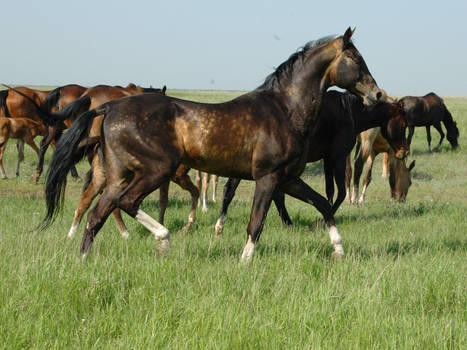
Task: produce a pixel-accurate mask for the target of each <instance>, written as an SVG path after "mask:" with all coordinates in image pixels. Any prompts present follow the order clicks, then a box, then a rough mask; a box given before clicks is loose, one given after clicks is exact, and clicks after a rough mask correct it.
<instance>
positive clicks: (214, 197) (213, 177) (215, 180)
mask: <svg viewBox="0 0 467 350" xmlns="http://www.w3.org/2000/svg"><path fill="white" fill-rule="evenodd" d="M218 182H219V176H218V175H215V174H212V175H211V183H212V201H213V203H216V202H217V184H218Z"/></svg>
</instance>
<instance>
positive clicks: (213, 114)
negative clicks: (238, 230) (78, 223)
mask: <svg viewBox="0 0 467 350" xmlns="http://www.w3.org/2000/svg"><path fill="white" fill-rule="evenodd" d="M352 34H353V31H352V30H351V29H350V28H349V29H348V30H347V31H346V32H345V34H344V35H343V36H341V37H338V38H326V39H323V40H319V41H317V42H315V43H310V44H307V45H305V47H304V48H303V49H302V50H300V51H299V52H296V53H295V54H293V55H292V56H291V57H290V58H289V59H288V60H287V61H286V62H284V63H282V64H281V65H280V66H279V67H278V68H277V69H276V71H275V72H273V73H272V74H271V75H270V76H268V77H267V78H266V80H265V82H264V83H263V84H262V85H261V86H260V87H258V88H257V89H255V90H253V91H251V92H250V93H247V94H244V95H242V96H239V97H237V98H235V99H234V100H232V101H229V102H225V103H219V104H205V103H195V102H191V101H186V100H181V99H177V98H173V97H167V96H163V95H158V94H141V95H135V96H130V97H127V98H123V99H119V100H116V101H113V102H109V103H106V104H104V105H102V106H100V107H98V108H96V109H94V110H91V111H89V112H86V113H84V114H82V115H81V116H80V117H79V118H78V119H77V120H76V121H75V123H74V124H73V125H72V127H71V128H70V130H69V131H68V132H67V133H66V134H65V135H64V137H63V138H62V139H61V140H60V142H59V143H58V145H57V148H56V150H55V152H54V156H53V160H52V165H53V166H52V165H51V167H50V168H51V169H52V171H51V172H50V173H49V174H48V177H47V185H46V201H47V207H48V210H47V216H46V218H45V222H44V223H45V224H47V223H48V222H50V220H51V219H53V217H54V213H55V211H56V209H57V207H58V208H59V205H60V202H61V198H62V195H63V192H64V191H63V186H64V185H65V179H66V174H67V170H68V169H69V164H68V163H69V161H67V158H70V157H71V155H73V154H75V149H76V148H77V147H78V145H79V144H80V142H81V140H82V138H84V137H87V131H88V128H89V126H90V125H91V124H92V122H93V120H94V118H96V117H98V116H102V118H103V122H102V129H101V145H102V147H103V155H104V168H105V173H106V177H107V182H106V185H105V188H104V190H103V192H102V195H101V197H100V198H99V201H98V202H97V204H96V206H95V207H94V208H93V209H92V210H91V211H90V213H89V214H88V219H87V223H86V228H85V232H84V235H83V240H82V243H81V248H80V251H81V253H82V255H83V257H86V256H87V254H88V253H89V250H90V248H91V245H92V242H93V241H94V238H95V236H96V234H97V233H98V231H99V230H100V228H101V227H102V225H103V224H104V222H105V220H106V219H107V217H108V215H110V213H111V212H112V211H113V210H114V209H115V208H120V209H123V210H124V211H125V212H127V213H128V214H129V215H130V216H132V217H133V218H135V219H136V220H137V221H138V222H140V223H141V224H142V225H143V226H145V227H146V228H147V229H149V230H150V231H151V232H152V233H153V234H154V236H155V238H156V239H157V240H160V245H159V250H160V251H165V250H166V249H168V247H169V242H170V240H169V231H168V229H167V228H166V227H164V226H163V225H161V224H160V223H158V222H157V221H156V220H154V219H153V218H151V217H150V216H149V215H147V214H146V213H144V212H143V211H142V210H141V209H140V208H139V207H140V204H141V202H142V201H143V199H144V198H145V197H146V196H147V195H148V194H150V193H151V192H153V191H154V190H155V189H157V188H158V187H159V186H161V185H162V184H163V183H165V182H166V181H168V180H169V179H170V177H171V176H172V175H173V174H174V173H175V171H176V170H177V168H178V166H179V165H180V164H185V165H187V166H190V167H192V168H194V169H198V170H202V171H205V172H209V173H214V174H218V175H220V176H226V177H236V178H243V179H248V180H255V182H256V188H255V194H254V199H253V209H252V213H251V217H250V223H249V225H248V228H247V242H246V245H245V248H244V249H243V253H242V260H244V261H248V260H250V259H251V258H252V256H253V253H254V250H255V245H256V244H257V242H258V240H259V237H260V234H261V231H262V227H263V224H264V220H265V218H266V214H267V211H268V209H269V206H270V204H271V200H272V197H273V194H274V192H275V191H276V189H279V190H281V191H282V192H284V193H287V194H289V195H291V196H293V197H296V198H298V199H300V200H302V201H304V202H306V203H310V204H313V205H314V206H315V207H316V208H317V209H318V210H319V211H320V213H321V214H322V215H323V217H324V221H325V222H326V225H327V227H328V230H329V235H330V238H331V244H332V245H333V246H334V252H333V256H334V257H342V256H343V255H344V249H343V246H342V238H341V236H340V234H339V231H338V229H337V226H336V223H335V220H334V216H333V213H332V207H331V205H330V204H329V202H328V201H327V200H326V198H324V197H322V196H321V195H319V194H318V193H317V192H315V191H314V190H313V189H311V188H310V187H309V186H308V185H306V184H305V183H304V182H303V181H302V180H301V179H300V174H301V173H302V172H303V170H304V168H305V164H306V160H307V151H308V142H309V140H308V135H309V133H310V130H311V128H312V127H313V126H314V125H315V123H316V121H317V120H316V119H317V117H318V111H319V107H320V104H321V100H322V97H323V95H324V93H325V91H326V90H327V89H328V87H330V86H333V85H336V86H339V87H341V88H343V89H347V90H349V91H352V92H353V93H355V94H356V95H358V96H360V97H361V98H362V99H363V101H364V103H365V104H366V105H373V104H375V103H376V102H377V101H378V100H380V99H381V98H382V97H383V94H382V91H381V90H380V89H379V87H378V85H377V84H376V82H375V80H374V79H373V77H372V76H371V74H370V72H369V70H368V68H367V66H366V64H365V61H364V60H363V57H362V56H361V55H360V53H359V52H358V50H357V49H356V47H355V46H354V45H353V43H352V42H351V40H350V39H351V36H352ZM232 135H235V137H232ZM71 161H72V162H73V159H71Z"/></svg>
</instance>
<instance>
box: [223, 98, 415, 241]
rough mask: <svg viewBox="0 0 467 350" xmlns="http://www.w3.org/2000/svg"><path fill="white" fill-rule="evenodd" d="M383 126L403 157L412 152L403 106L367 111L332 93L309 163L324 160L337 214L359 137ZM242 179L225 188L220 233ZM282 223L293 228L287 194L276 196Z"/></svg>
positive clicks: (314, 136) (316, 129) (382, 106)
mask: <svg viewBox="0 0 467 350" xmlns="http://www.w3.org/2000/svg"><path fill="white" fill-rule="evenodd" d="M375 126H380V127H381V128H382V129H383V130H384V133H385V135H386V137H387V138H388V140H389V142H390V144H391V147H392V148H393V149H394V151H395V152H396V153H397V154H398V155H399V156H400V157H405V155H406V154H407V153H408V146H407V140H406V138H405V129H406V121H405V118H404V112H403V109H402V106H401V104H398V103H384V102H381V103H378V104H377V105H376V106H374V107H372V108H366V107H365V106H364V105H363V103H361V101H360V100H359V99H358V98H357V97H356V96H354V95H352V94H349V93H340V92H337V91H328V92H327V93H326V94H325V95H324V98H323V103H322V105H321V109H320V112H319V116H318V121H317V123H316V125H315V127H314V129H313V132H312V134H311V135H310V143H309V146H308V147H309V150H308V158H307V162H316V161H318V160H321V159H323V165H324V174H325V182H326V195H327V198H328V200H329V202H330V203H331V204H332V213H333V214H334V213H335V212H336V211H337V209H338V208H339V206H340V205H341V204H342V202H343V201H344V199H345V196H346V189H345V179H346V163H347V162H346V160H347V157H348V155H349V153H350V152H351V151H352V149H353V147H354V145H355V139H356V137H357V135H358V134H359V133H360V132H362V131H363V130H366V129H369V128H373V127H375ZM334 181H335V183H336V185H337V191H338V192H337V198H336V200H335V201H334ZM239 183H240V179H232V178H230V179H229V180H228V181H227V183H226V184H225V186H224V199H223V201H222V209H221V213H220V216H219V219H218V220H217V222H216V225H215V230H216V234H218V235H219V234H220V233H221V232H222V230H223V228H224V223H225V219H226V215H227V210H228V207H229V204H230V202H231V201H232V199H233V197H234V195H235V190H236V188H237V186H238V184H239ZM273 200H274V203H275V204H276V207H277V210H278V211H279V215H280V217H281V219H282V222H283V223H284V224H286V225H291V224H292V221H291V219H290V217H289V215H288V213H287V209H286V207H285V203H284V194H283V193H275V194H274V197H273Z"/></svg>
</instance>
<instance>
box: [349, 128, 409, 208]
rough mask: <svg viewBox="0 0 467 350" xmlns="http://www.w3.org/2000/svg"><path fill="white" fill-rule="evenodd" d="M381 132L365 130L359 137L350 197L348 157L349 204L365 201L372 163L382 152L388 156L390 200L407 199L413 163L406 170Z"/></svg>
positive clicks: (350, 174) (402, 160) (403, 163)
mask: <svg viewBox="0 0 467 350" xmlns="http://www.w3.org/2000/svg"><path fill="white" fill-rule="evenodd" d="M381 131H382V130H381V129H380V128H373V129H369V130H366V131H364V132H362V133H361V134H360V135H359V138H360V140H361V148H360V150H359V151H358V155H357V158H356V160H355V164H354V167H355V170H354V187H353V192H352V194H351V195H350V179H351V177H352V169H351V167H350V156H349V160H348V164H349V166H348V169H347V175H346V192H347V198H348V199H349V202H351V203H357V202H358V203H359V204H362V203H363V202H364V201H365V194H366V190H367V188H368V185H369V184H370V182H371V171H372V168H373V162H374V160H375V157H376V156H377V155H378V154H379V153H383V152H385V153H387V154H388V162H389V185H390V187H391V198H392V199H395V200H397V201H399V202H403V201H405V199H406V197H407V193H408V191H409V187H410V186H411V184H412V181H411V176H410V171H411V170H412V169H413V167H414V166H415V161H412V163H411V164H410V165H409V167H408V168H407V166H406V164H405V159H401V158H400V157H398V156H397V155H396V154H395V153H394V150H393V148H392V147H390V146H389V143H388V141H387V139H388V138H387V136H386V135H385V136H384V137H383V135H382V133H381ZM365 162H366V163H367V173H366V175H365V178H364V179H363V183H362V185H363V189H362V193H361V195H360V198H359V199H358V201H357V198H358V191H359V183H360V177H361V175H362V172H363V166H364V163H365Z"/></svg>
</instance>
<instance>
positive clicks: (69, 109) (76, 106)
mask: <svg viewBox="0 0 467 350" xmlns="http://www.w3.org/2000/svg"><path fill="white" fill-rule="evenodd" d="M89 106H91V97H89V96H84V97H80V98H78V99H77V100H75V101H73V102H71V103H69V104H67V105H66V106H65V107H64V108H63V109H61V110H60V111H58V112H55V113H52V114H50V118H51V120H52V121H53V122H54V123H55V124H56V123H60V122H63V121H64V120H65V119H71V118H75V117H77V116H79V115H80V114H81V113H84V112H85V111H87V110H88V109H89Z"/></svg>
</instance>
